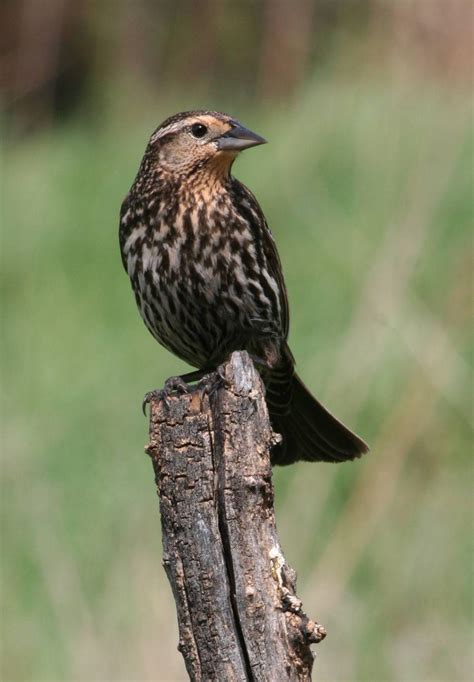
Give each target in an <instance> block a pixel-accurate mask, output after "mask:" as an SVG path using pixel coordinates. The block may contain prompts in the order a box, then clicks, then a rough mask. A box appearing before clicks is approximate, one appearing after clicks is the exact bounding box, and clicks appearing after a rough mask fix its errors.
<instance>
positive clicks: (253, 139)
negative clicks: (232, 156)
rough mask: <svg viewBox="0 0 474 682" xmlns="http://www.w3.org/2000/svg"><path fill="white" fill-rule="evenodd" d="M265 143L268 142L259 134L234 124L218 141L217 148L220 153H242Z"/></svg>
mask: <svg viewBox="0 0 474 682" xmlns="http://www.w3.org/2000/svg"><path fill="white" fill-rule="evenodd" d="M265 143H266V140H265V139H264V138H263V137H261V136H260V135H257V133H253V132H252V131H251V130H249V129H248V128H244V126H242V125H240V123H234V124H233V125H232V128H231V129H230V130H228V131H227V132H226V133H224V135H222V136H221V137H219V138H218V139H217V148H218V149H219V151H233V152H240V151H242V150H243V149H248V148H249V147H256V146H257V145H259V144H265Z"/></svg>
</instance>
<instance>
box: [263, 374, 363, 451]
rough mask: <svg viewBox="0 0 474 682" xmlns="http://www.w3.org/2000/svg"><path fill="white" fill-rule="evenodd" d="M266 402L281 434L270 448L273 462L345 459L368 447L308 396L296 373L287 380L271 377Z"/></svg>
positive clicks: (275, 425) (274, 426) (277, 430)
mask: <svg viewBox="0 0 474 682" xmlns="http://www.w3.org/2000/svg"><path fill="white" fill-rule="evenodd" d="M272 374H273V373H272ZM274 379H276V380H274ZM267 404H268V409H269V412H270V419H271V422H272V426H273V429H274V430H275V431H276V432H277V433H280V434H281V435H282V436H283V441H282V443H281V444H279V445H277V446H275V448H274V449H273V451H272V464H292V463H293V462H296V461H298V460H306V461H309V462H318V461H320V462H345V461H346V460H351V459H355V458H356V457H360V456H361V455H363V454H364V453H365V452H367V451H368V449H369V448H368V446H367V444H366V443H364V441H363V440H362V439H361V438H359V437H358V436H356V435H355V433H352V431H350V430H349V429H348V428H347V427H346V426H344V424H342V423H341V422H340V421H339V420H338V419H336V417H333V415H332V414H331V413H330V412H328V410H326V408H325V407H323V405H321V403H319V402H318V401H317V400H316V398H314V397H313V396H312V395H311V393H310V392H309V391H308V389H307V388H306V386H305V385H304V384H303V382H302V381H301V379H300V378H299V377H298V376H297V375H296V374H293V376H292V377H291V378H289V377H288V375H287V381H286V382H283V381H278V378H277V377H276V376H275V377H273V376H272V377H271V379H270V381H269V382H268V384H267Z"/></svg>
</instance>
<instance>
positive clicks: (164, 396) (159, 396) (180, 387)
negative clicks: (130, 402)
mask: <svg viewBox="0 0 474 682" xmlns="http://www.w3.org/2000/svg"><path fill="white" fill-rule="evenodd" d="M172 393H177V394H178V395H183V394H184V393H189V386H188V385H187V383H186V382H185V381H184V379H183V377H170V378H169V379H167V380H166V381H165V385H164V386H163V388H158V389H155V390H154V391H148V393H145V395H144V397H143V401H142V410H143V414H144V415H145V416H146V406H147V405H148V404H149V403H150V402H151V401H152V400H160V401H162V402H164V404H165V406H166V407H168V405H169V403H168V398H169V397H170V395H171V394H172Z"/></svg>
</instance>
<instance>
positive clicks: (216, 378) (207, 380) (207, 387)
mask: <svg viewBox="0 0 474 682" xmlns="http://www.w3.org/2000/svg"><path fill="white" fill-rule="evenodd" d="M226 384H227V380H226V378H225V375H224V366H223V365H219V366H218V367H217V368H216V370H215V371H214V372H209V374H205V375H204V376H203V377H202V378H201V380H200V381H199V383H198V385H197V389H198V391H199V395H200V398H201V402H202V401H203V398H204V396H205V395H207V396H208V397H209V398H211V397H212V396H213V395H214V394H215V393H216V391H218V390H219V388H222V387H223V386H225V385H226Z"/></svg>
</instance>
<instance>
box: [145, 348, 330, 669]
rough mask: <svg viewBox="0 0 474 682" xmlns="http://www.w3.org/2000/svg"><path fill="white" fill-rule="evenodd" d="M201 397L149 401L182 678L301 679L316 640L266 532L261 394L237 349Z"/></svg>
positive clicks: (269, 529) (267, 435) (270, 438)
mask: <svg viewBox="0 0 474 682" xmlns="http://www.w3.org/2000/svg"><path fill="white" fill-rule="evenodd" d="M220 375H221V376H222V377H223V381H222V382H221V384H220V385H219V387H218V388H217V389H216V390H215V391H211V395H210V397H209V396H208V395H207V394H206V395H204V396H202V395H201V392H199V390H193V391H191V392H190V393H188V394H184V395H179V396H178V395H172V396H171V397H170V398H169V399H168V400H167V401H166V402H164V401H161V400H158V399H156V400H153V401H152V402H151V417H150V444H149V446H148V448H147V452H148V453H149V454H150V456H151V458H152V461H153V467H154V470H155V478H156V484H157V487H158V495H159V497H160V511H161V524H162V536H163V555H164V558H163V562H164V567H165V570H166V573H167V575H168V578H169V581H170V583H171V587H172V589H173V594H174V598H175V601H176V607H177V612H178V622H179V633H180V638H179V647H178V648H179V650H180V651H181V653H182V654H183V657H184V660H185V664H186V668H187V671H188V674H189V677H190V679H191V680H202V681H206V682H207V681H208V680H216V681H219V682H223V681H224V680H225V681H226V682H232V681H234V680H239V681H241V680H242V681H244V680H245V681H247V682H248V681H252V682H253V681H255V682H256V681H263V680H266V681H268V682H276V681H278V682H283V681H284V680H310V679H311V668H312V664H313V654H312V652H311V649H310V645H311V644H312V643H315V642H319V641H320V640H322V639H323V638H324V637H325V634H326V633H325V630H324V628H323V627H322V626H321V625H318V624H317V623H315V622H313V621H311V620H309V619H308V617H307V616H306V614H305V613H304V612H303V610H302V604H301V601H300V600H299V599H298V597H297V596H296V594H295V573H294V571H293V570H292V569H291V568H290V567H289V566H288V564H287V563H286V562H285V558H284V556H283V554H282V551H281V548H280V544H279V542H278V537H277V533H276V527H275V514H274V509H273V486H272V477H271V466H270V454H269V451H270V446H271V444H272V443H273V442H275V439H276V438H279V436H277V435H276V434H274V433H273V432H272V430H271V427H270V423H269V419H268V412H267V408H266V405H265V399H264V389H263V385H262V382H261V379H260V376H259V374H258V372H257V371H256V370H255V368H254V366H253V363H252V361H251V360H250V358H249V356H248V354H247V353H245V352H237V353H233V355H232V356H231V358H230V360H229V362H228V363H227V364H225V365H223V366H222V367H221V368H220Z"/></svg>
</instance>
